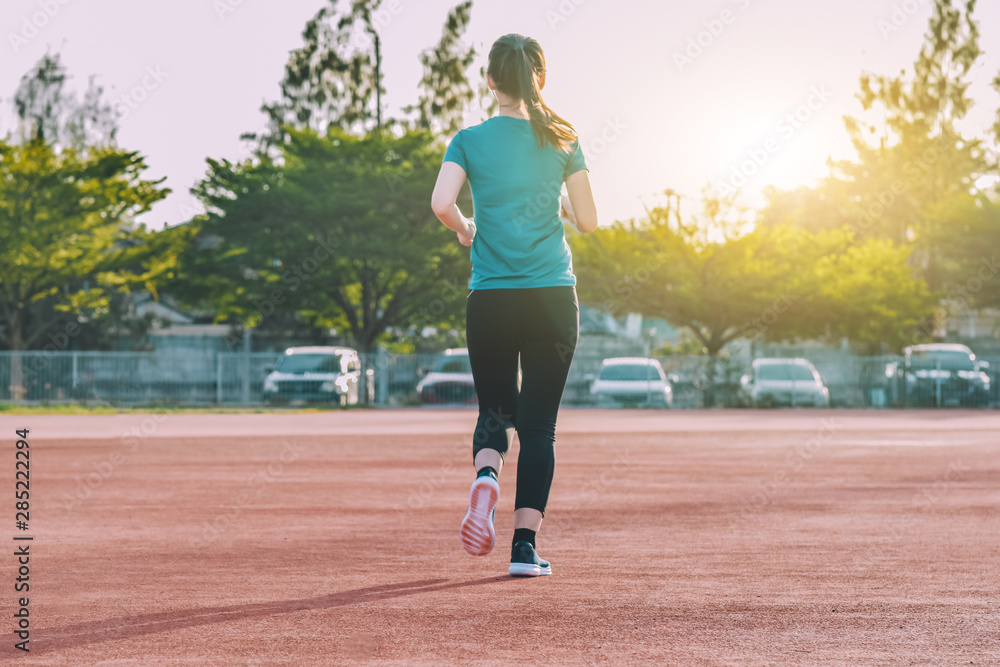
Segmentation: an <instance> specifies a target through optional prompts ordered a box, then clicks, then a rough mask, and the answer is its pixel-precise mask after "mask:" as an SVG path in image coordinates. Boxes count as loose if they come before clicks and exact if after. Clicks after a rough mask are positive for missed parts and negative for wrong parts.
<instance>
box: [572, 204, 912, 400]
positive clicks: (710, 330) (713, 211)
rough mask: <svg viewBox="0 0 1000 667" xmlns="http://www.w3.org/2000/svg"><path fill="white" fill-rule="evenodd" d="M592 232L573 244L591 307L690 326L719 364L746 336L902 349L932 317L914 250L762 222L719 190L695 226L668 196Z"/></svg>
mask: <svg viewBox="0 0 1000 667" xmlns="http://www.w3.org/2000/svg"><path fill="white" fill-rule="evenodd" d="M591 237H592V238H588V239H586V240H584V239H582V238H581V237H574V238H573V239H572V245H573V251H574V267H575V269H576V271H577V275H578V276H579V290H580V297H581V300H582V301H583V302H584V303H586V304H588V305H592V306H595V307H598V308H601V309H602V310H605V311H607V312H611V313H612V314H624V313H627V312H639V313H642V314H643V315H645V316H647V317H656V318H662V319H665V320H666V321H667V322H669V323H670V324H671V325H673V326H676V327H685V328H686V329H687V330H689V331H690V332H691V333H692V334H693V335H694V337H695V338H696V339H697V340H698V341H699V342H700V343H701V345H702V346H704V348H705V350H706V353H707V354H708V355H709V356H710V357H712V358H713V359H714V358H715V357H717V356H718V355H719V353H720V352H721V351H722V349H723V348H724V347H725V346H726V345H727V344H729V343H730V342H732V341H734V340H737V339H740V338H749V339H759V340H783V339H787V338H792V337H797V336H802V337H813V336H819V337H830V338H832V339H835V340H837V339H840V338H848V339H850V340H851V341H853V342H854V343H856V344H858V345H861V346H868V347H871V346H872V345H874V344H875V343H878V342H882V341H886V342H889V343H890V344H892V345H894V346H896V347H898V346H900V345H901V344H902V343H903V342H906V341H911V340H912V339H913V337H914V336H915V335H917V333H918V331H919V325H920V324H921V323H922V322H923V320H924V319H925V318H926V317H928V316H929V314H930V312H931V300H930V295H929V291H928V289H927V286H926V284H924V282H923V281H922V280H919V279H917V278H914V277H913V275H912V269H911V268H910V267H909V266H908V265H907V263H906V260H907V258H908V256H909V253H910V251H911V250H910V249H909V248H900V247H897V246H895V245H894V244H892V243H891V242H889V241H885V240H870V241H867V242H863V243H860V244H857V243H855V242H854V241H853V240H852V234H851V233H850V232H848V231H846V230H824V231H818V232H810V231H807V230H805V229H802V228H801V227H798V226H794V225H789V224H777V223H775V224H768V225H757V226H753V225H751V224H749V223H748V222H747V221H746V220H744V219H742V216H741V215H740V214H739V213H738V212H736V213H734V212H733V211H732V210H731V208H730V205H729V204H728V203H727V202H725V201H720V200H719V199H718V198H715V197H713V196H711V195H710V194H709V195H707V196H706V199H705V201H704V203H703V207H702V212H701V213H700V214H699V215H697V216H694V217H692V218H691V219H689V220H685V219H684V218H683V216H682V215H681V212H680V207H679V204H678V203H677V201H676V200H668V203H667V204H666V205H665V206H660V207H656V208H653V209H651V210H650V211H649V213H648V216H647V218H646V219H644V220H641V221H638V222H636V221H631V222H629V223H626V224H623V223H618V224H615V225H613V226H611V227H609V228H604V229H599V230H597V231H596V232H594V233H593V234H592V235H591ZM866 285H867V286H866ZM709 368H714V364H710V365H709ZM710 381H711V378H710ZM709 402H711V399H709Z"/></svg>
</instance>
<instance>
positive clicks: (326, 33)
mask: <svg viewBox="0 0 1000 667" xmlns="http://www.w3.org/2000/svg"><path fill="white" fill-rule="evenodd" d="M342 4H343V3H342V2H339V1H338V0H328V2H327V4H326V5H324V6H323V7H321V8H320V9H319V11H318V12H316V14H315V16H313V17H312V18H311V19H309V21H307V22H306V26H305V29H304V30H303V31H302V39H303V42H304V44H303V45H302V46H301V47H300V48H298V49H296V50H295V51H292V53H291V55H290V56H289V58H288V62H287V63H286V64H285V74H284V77H283V78H282V80H281V84H280V85H281V97H280V99H278V100H277V101H275V102H271V103H265V104H264V105H263V106H262V107H261V111H263V112H264V114H265V115H266V116H267V118H268V129H267V130H266V131H265V132H263V133H260V134H256V133H245V134H244V135H243V137H244V138H245V139H248V140H251V141H256V142H257V152H258V153H266V152H267V151H269V150H271V149H273V148H275V147H277V146H280V145H281V144H282V143H283V142H284V141H285V140H286V139H287V138H288V134H287V131H286V128H292V129H307V128H308V129H312V130H314V131H315V132H317V133H319V134H321V135H325V134H326V132H327V130H328V129H329V128H331V127H340V128H342V129H344V130H348V131H351V132H355V133H361V134H363V133H365V132H368V131H371V130H372V129H374V128H375V125H376V124H377V120H378V117H379V115H380V113H381V111H380V109H378V108H377V105H373V101H377V100H376V98H378V97H379V96H380V95H381V94H382V93H383V92H384V89H383V88H382V86H381V81H380V76H379V73H378V71H377V68H376V64H377V63H376V62H375V58H376V55H377V54H376V52H375V50H376V38H377V32H376V25H375V20H374V18H373V12H374V11H375V10H376V9H377V8H378V6H379V5H380V4H381V0H350V2H349V3H348V6H347V8H346V10H341V7H340V6H341V5H342Z"/></svg>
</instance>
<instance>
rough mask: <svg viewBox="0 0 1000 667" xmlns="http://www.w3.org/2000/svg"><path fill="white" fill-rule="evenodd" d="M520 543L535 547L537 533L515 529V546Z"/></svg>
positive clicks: (525, 529) (524, 529)
mask: <svg viewBox="0 0 1000 667" xmlns="http://www.w3.org/2000/svg"><path fill="white" fill-rule="evenodd" d="M518 542H527V543H528V544H530V545H531V547H532V548H534V547H535V531H533V530H528V529H527V528H515V529H514V544H517V543H518Z"/></svg>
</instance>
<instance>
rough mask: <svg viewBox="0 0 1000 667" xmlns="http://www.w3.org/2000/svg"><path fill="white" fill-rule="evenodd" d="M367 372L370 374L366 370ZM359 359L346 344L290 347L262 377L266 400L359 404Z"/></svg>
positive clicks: (271, 401) (274, 401)
mask: <svg viewBox="0 0 1000 667" xmlns="http://www.w3.org/2000/svg"><path fill="white" fill-rule="evenodd" d="M369 374H370V373H369ZM360 378H361V362H360V360H359V358H358V353H357V351H356V350H353V349H351V348H349V347H330V346H310V347H290V348H288V349H287V350H285V353H284V354H283V355H281V359H280V360H279V361H278V364H277V365H276V366H275V368H274V370H273V371H271V372H270V373H269V374H268V375H267V377H266V378H265V379H264V390H263V396H264V401H265V402H267V403H278V402H288V403H293V402H295V403H297V402H322V403H335V404H339V405H355V404H357V403H358V397H359V393H358V381H359V380H360Z"/></svg>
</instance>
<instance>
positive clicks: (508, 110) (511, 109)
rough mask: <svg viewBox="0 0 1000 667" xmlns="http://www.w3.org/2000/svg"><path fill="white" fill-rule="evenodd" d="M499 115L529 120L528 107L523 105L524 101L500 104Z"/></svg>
mask: <svg viewBox="0 0 1000 667" xmlns="http://www.w3.org/2000/svg"><path fill="white" fill-rule="evenodd" d="M498 115H500V116H510V117H511V118H520V119H521V120H529V118H528V109H527V107H525V106H524V102H521V101H518V103H517V104H511V103H507V104H503V103H501V104H500V113H499V114H498Z"/></svg>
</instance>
